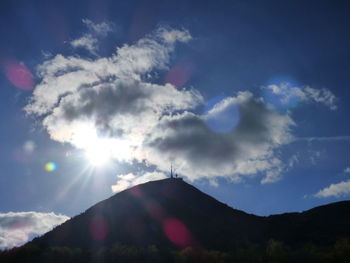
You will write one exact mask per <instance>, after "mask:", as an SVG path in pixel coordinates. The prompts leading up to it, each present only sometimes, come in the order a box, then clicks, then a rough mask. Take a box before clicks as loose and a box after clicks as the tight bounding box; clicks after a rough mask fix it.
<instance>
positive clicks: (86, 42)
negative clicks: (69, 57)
mask: <svg viewBox="0 0 350 263" xmlns="http://www.w3.org/2000/svg"><path fill="white" fill-rule="evenodd" d="M70 44H71V46H72V47H74V48H77V47H82V48H85V49H87V50H88V51H90V52H91V53H92V54H96V51H97V49H98V46H97V44H98V40H97V39H96V38H94V37H93V36H92V35H90V34H86V35H84V36H82V37H81V38H78V39H75V40H73V41H72V42H71V43H70Z"/></svg>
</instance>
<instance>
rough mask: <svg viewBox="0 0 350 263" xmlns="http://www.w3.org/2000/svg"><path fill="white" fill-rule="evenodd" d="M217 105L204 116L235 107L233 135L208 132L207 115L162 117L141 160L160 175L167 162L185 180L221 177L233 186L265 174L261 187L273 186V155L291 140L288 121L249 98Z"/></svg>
mask: <svg viewBox="0 0 350 263" xmlns="http://www.w3.org/2000/svg"><path fill="white" fill-rule="evenodd" d="M219 104H220V105H219V106H214V109H215V110H213V111H210V112H209V113H208V114H209V115H210V114H215V115H220V114H219V113H220V111H223V112H224V111H225V108H227V107H230V106H232V105H236V107H238V111H239V113H240V114H239V115H240V121H239V124H238V125H237V126H236V127H235V129H234V130H232V131H231V132H228V133H218V132H216V131H213V130H212V129H210V127H208V125H207V124H206V121H205V120H206V119H208V118H209V117H208V115H206V116H198V115H196V114H194V113H190V112H184V113H181V114H177V115H173V116H165V117H163V118H162V119H161V120H160V122H159V123H158V125H157V126H156V127H155V128H154V130H153V131H152V132H151V133H150V134H149V136H148V137H147V138H146V140H145V148H146V150H145V151H146V153H147V157H146V159H147V160H149V161H150V163H152V164H156V165H157V167H159V168H161V169H162V170H166V169H167V166H168V164H169V162H173V163H174V165H175V166H176V167H177V169H178V170H177V171H178V172H179V173H180V174H185V175H186V176H187V177H189V178H190V179H198V178H201V177H219V176H224V177H229V178H231V179H232V180H235V181H237V180H240V176H241V175H254V174H257V173H259V172H265V173H266V176H267V177H265V178H264V179H263V181H262V182H265V183H266V182H272V181H276V180H277V179H278V174H279V171H280V170H281V167H282V164H281V161H280V160H279V159H278V158H276V157H275V155H274V149H276V148H278V147H279V146H281V145H283V144H286V143H288V142H289V141H290V140H291V138H292V136H291V134H290V128H291V126H293V125H294V122H293V120H292V119H291V118H290V116H289V115H281V114H278V113H277V112H276V111H274V110H273V109H270V108H268V107H267V106H266V104H265V103H264V102H263V101H262V100H261V99H255V98H254V97H253V95H252V94H251V93H250V92H241V93H238V95H237V96H236V97H229V98H226V99H225V100H224V101H221V102H220V103H219ZM231 121H232V122H235V120H234V119H232V120H231Z"/></svg>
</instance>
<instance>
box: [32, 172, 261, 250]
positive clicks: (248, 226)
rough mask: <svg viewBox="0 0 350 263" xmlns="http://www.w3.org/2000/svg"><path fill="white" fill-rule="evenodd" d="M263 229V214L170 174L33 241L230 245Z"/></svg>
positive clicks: (255, 236) (68, 244) (44, 243)
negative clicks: (230, 203) (221, 199)
mask: <svg viewBox="0 0 350 263" xmlns="http://www.w3.org/2000/svg"><path fill="white" fill-rule="evenodd" d="M265 228H266V222H265V220H264V218H262V217H258V216H255V215H251V214H247V213H245V212H242V211H239V210H235V209H233V208H231V207H229V206H227V205H225V204H223V203H221V202H219V201H217V200H216V199H214V198H212V197H211V196H209V195H207V194H205V193H203V192H201V191H199V190H198V189H197V188H195V187H193V186H192V185H190V184H187V183H186V182H184V181H183V180H182V179H180V178H179V179H175V178H172V179H171V178H169V179H164V180H159V181H152V182H148V183H145V184H141V185H138V186H134V187H132V188H130V189H128V190H125V191H123V192H120V193H118V194H116V195H114V196H112V197H111V198H109V199H107V200H104V201H102V202H99V203H97V204H96V205H94V206H92V207H91V208H89V209H88V210H86V211H85V212H84V213H82V214H80V215H78V216H76V217H74V218H72V219H70V220H68V221H67V222H65V223H63V224H62V225H60V226H58V227H56V228H55V229H53V230H52V231H50V232H48V233H46V234H45V235H43V236H42V237H40V238H36V239H34V240H33V241H32V242H31V243H32V244H36V245H39V246H66V247H81V248H91V247H98V246H110V245H113V244H116V243H118V244H126V245H135V246H149V245H156V246H157V247H159V248H176V247H180V248H181V247H188V246H191V247H202V248H212V249H230V248H232V247H234V246H237V245H238V244H243V243H245V242H258V241H260V240H261V239H262V238H263V233H264V231H263V229H265ZM257 230H259V231H257Z"/></svg>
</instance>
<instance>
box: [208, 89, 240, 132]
mask: <svg viewBox="0 0 350 263" xmlns="http://www.w3.org/2000/svg"><path fill="white" fill-rule="evenodd" d="M206 108H207V109H206V112H205V113H204V115H203V120H204V121H205V123H206V124H207V126H208V127H209V128H210V129H211V130H212V131H214V132H217V133H229V132H232V131H233V130H234V129H235V128H236V127H237V126H238V125H239V122H240V119H241V117H240V111H239V106H238V104H237V103H236V101H235V100H234V98H232V97H223V96H219V97H216V98H214V99H212V100H210V101H208V104H207V107H206Z"/></svg>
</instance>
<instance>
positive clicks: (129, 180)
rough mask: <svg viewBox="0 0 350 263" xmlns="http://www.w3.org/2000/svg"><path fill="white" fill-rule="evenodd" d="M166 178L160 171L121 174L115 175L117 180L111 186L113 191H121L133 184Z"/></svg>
mask: <svg viewBox="0 0 350 263" xmlns="http://www.w3.org/2000/svg"><path fill="white" fill-rule="evenodd" d="M164 178H166V175H165V174H164V173H162V172H157V171H155V172H148V173H145V174H142V175H135V174H132V173H128V174H121V175H118V176H117V181H116V183H115V184H114V185H112V186H111V188H112V191H113V193H117V192H121V191H123V190H125V189H127V188H130V187H132V186H134V185H138V184H143V183H146V182H148V181H154V180H160V179H164Z"/></svg>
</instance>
